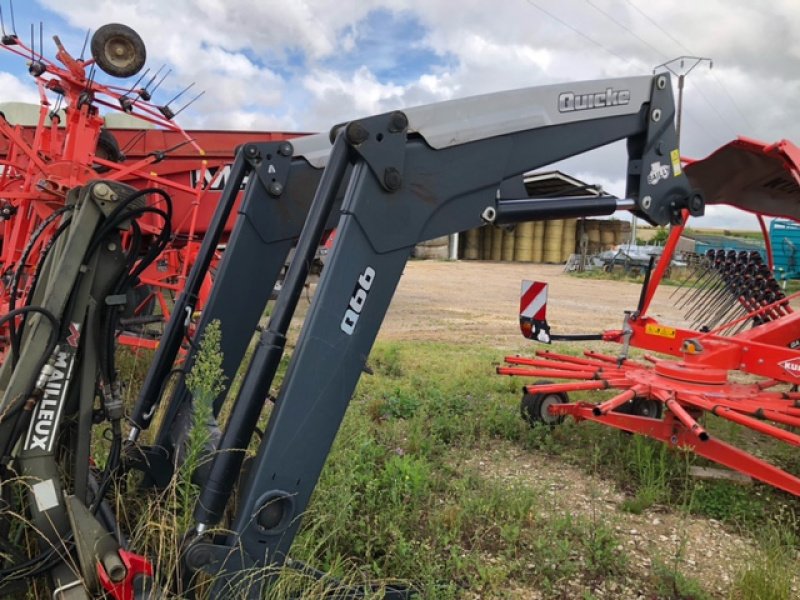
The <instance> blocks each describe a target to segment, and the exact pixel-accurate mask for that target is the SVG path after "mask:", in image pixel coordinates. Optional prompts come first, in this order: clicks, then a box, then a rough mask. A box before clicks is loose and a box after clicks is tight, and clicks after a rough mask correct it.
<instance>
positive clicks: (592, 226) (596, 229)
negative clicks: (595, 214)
mask: <svg viewBox="0 0 800 600" xmlns="http://www.w3.org/2000/svg"><path fill="white" fill-rule="evenodd" d="M585 227H586V236H587V237H588V238H589V248H588V252H589V254H597V253H598V252H600V221H597V220H586V222H585Z"/></svg>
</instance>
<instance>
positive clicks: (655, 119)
mask: <svg viewBox="0 0 800 600" xmlns="http://www.w3.org/2000/svg"><path fill="white" fill-rule="evenodd" d="M650 118H651V119H653V122H654V123H658V122H659V121H660V120H661V109H660V108H654V109H653V112H651V113H650Z"/></svg>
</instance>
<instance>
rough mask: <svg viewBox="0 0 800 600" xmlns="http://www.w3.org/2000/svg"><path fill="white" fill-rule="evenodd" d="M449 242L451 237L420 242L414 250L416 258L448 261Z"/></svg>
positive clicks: (444, 236)
mask: <svg viewBox="0 0 800 600" xmlns="http://www.w3.org/2000/svg"><path fill="white" fill-rule="evenodd" d="M449 241H450V238H449V236H446V235H443V236H442V237H438V238H434V239H432V240H427V241H425V242H420V243H419V244H417V246H416V248H414V258H422V259H435V260H447V257H448V254H449V252H448V249H449V248H448V247H449Z"/></svg>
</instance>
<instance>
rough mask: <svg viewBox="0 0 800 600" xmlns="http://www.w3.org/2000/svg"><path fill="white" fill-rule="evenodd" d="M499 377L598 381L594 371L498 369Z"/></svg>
mask: <svg viewBox="0 0 800 600" xmlns="http://www.w3.org/2000/svg"><path fill="white" fill-rule="evenodd" d="M497 374H498V375H515V376H518V377H555V378H556V379H597V374H596V373H595V372H594V371H561V370H558V369H520V368H517V367H497Z"/></svg>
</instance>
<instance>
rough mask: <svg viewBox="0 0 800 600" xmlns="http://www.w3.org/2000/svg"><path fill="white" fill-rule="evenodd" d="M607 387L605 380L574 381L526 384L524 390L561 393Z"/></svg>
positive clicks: (532, 392)
mask: <svg viewBox="0 0 800 600" xmlns="http://www.w3.org/2000/svg"><path fill="white" fill-rule="evenodd" d="M607 388H608V384H607V383H606V382H605V381H574V382H572V383H549V384H544V385H526V386H525V387H524V390H525V391H526V392H528V393H529V394H560V393H562V392H581V391H593V390H604V389H607Z"/></svg>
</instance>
